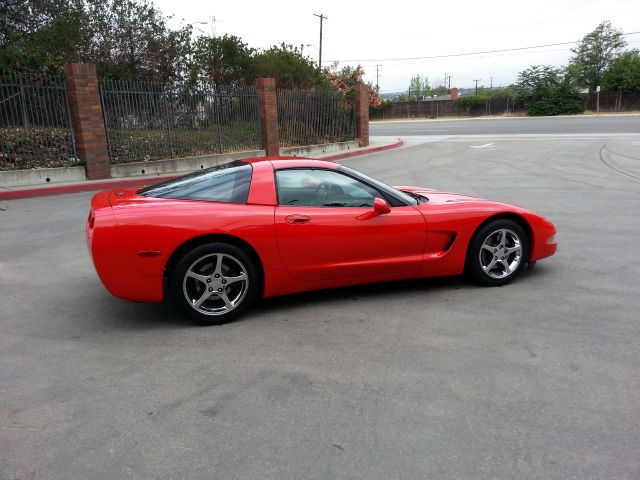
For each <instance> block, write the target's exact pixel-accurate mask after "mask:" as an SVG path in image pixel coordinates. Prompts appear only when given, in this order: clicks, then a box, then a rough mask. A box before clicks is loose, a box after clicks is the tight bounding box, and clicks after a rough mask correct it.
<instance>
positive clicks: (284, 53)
mask: <svg viewBox="0 0 640 480" xmlns="http://www.w3.org/2000/svg"><path fill="white" fill-rule="evenodd" d="M252 77H253V78H251V79H249V80H254V79H255V78H260V77H272V78H275V79H276V86H277V87H278V88H314V87H325V86H326V81H325V78H324V76H323V75H322V72H320V71H319V70H318V68H317V67H316V65H315V62H314V61H313V60H311V59H310V58H309V57H306V56H304V55H303V54H302V50H301V49H299V48H298V47H294V46H293V45H287V44H285V43H282V44H280V45H274V46H272V47H271V48H269V49H268V50H262V51H257V52H255V54H254V56H253V72H252Z"/></svg>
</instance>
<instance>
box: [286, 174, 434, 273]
mask: <svg viewBox="0 0 640 480" xmlns="http://www.w3.org/2000/svg"><path fill="white" fill-rule="evenodd" d="M275 175H276V189H277V193H278V206H277V207H276V209H275V226H276V236H277V241H278V248H279V250H280V255H281V257H282V260H283V262H284V264H285V265H286V268H287V269H288V271H289V272H290V273H291V275H292V276H293V277H294V278H296V279H298V280H304V281H312V280H326V279H334V278H335V279H337V278H351V277H359V276H382V277H384V276H386V275H388V276H390V277H391V276H394V275H397V274H402V273H407V274H411V273H413V272H417V271H418V269H419V268H420V267H421V265H422V260H423V257H422V254H423V249H424V245H425V240H426V223H425V220H424V217H423V216H422V215H421V214H420V212H418V210H417V209H416V208H414V207H413V206H411V205H403V206H395V207H391V208H390V212H389V213H386V214H381V215H377V214H374V213H373V212H374V211H373V204H374V199H375V198H376V197H378V198H384V195H383V194H382V193H381V192H379V191H378V190H377V189H376V188H374V187H372V186H371V185H367V184H365V183H363V182H361V181H359V180H358V179H355V178H353V177H351V176H349V175H346V174H344V173H341V172H339V171H335V170H327V169H321V168H288V169H282V170H277V171H276V173H275Z"/></svg>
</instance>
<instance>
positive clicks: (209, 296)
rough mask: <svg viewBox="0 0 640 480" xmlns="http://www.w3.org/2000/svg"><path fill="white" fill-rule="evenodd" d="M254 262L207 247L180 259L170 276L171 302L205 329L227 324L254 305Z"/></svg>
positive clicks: (229, 248) (218, 246) (232, 250)
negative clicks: (172, 299) (207, 326)
mask: <svg viewBox="0 0 640 480" xmlns="http://www.w3.org/2000/svg"><path fill="white" fill-rule="evenodd" d="M258 284H259V277H258V274H257V271H256V267H255V265H254V262H253V261H252V260H251V258H250V257H249V255H247V253H246V252H245V251H244V250H242V249H241V248H239V247H237V246H235V245H231V244H227V243H208V244H205V245H201V246H198V247H196V248H194V249H193V250H191V251H190V252H188V253H187V254H186V255H184V256H183V257H182V258H181V259H180V261H179V262H178V263H177V265H176V268H175V269H174V272H173V274H172V275H171V292H172V295H173V298H174V300H175V301H176V302H177V303H178V305H180V307H181V308H182V309H183V310H184V311H185V312H186V313H187V314H189V315H190V316H191V317H192V318H194V319H195V320H197V321H198V322H200V323H203V324H206V325H221V324H223V323H227V322H229V321H231V320H233V319H234V318H236V317H237V316H238V315H240V314H241V313H242V312H244V311H245V310H246V309H247V308H249V306H250V305H251V304H252V303H253V302H254V300H255V298H256V297H257V295H258V292H259V285H258Z"/></svg>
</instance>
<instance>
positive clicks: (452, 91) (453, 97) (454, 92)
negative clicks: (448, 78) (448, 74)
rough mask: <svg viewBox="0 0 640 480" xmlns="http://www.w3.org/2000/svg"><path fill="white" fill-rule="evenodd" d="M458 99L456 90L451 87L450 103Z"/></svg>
mask: <svg viewBox="0 0 640 480" xmlns="http://www.w3.org/2000/svg"><path fill="white" fill-rule="evenodd" d="M457 98H458V89H457V88H455V87H453V88H452V89H451V101H452V102H454V101H455V100H456V99H457Z"/></svg>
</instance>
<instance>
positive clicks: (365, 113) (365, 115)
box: [356, 83, 369, 147]
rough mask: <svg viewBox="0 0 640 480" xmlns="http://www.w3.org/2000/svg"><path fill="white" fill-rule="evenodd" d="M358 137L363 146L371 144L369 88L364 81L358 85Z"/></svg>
mask: <svg viewBox="0 0 640 480" xmlns="http://www.w3.org/2000/svg"><path fill="white" fill-rule="evenodd" d="M356 137H357V139H358V141H359V142H360V146H361V147H366V146H367V145H369V89H368V88H367V86H366V85H365V84H364V83H361V84H359V85H358V86H357V87H356Z"/></svg>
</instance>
